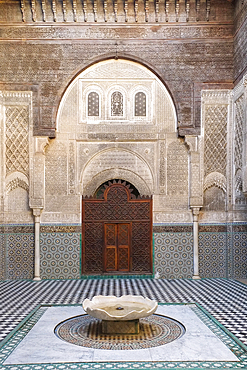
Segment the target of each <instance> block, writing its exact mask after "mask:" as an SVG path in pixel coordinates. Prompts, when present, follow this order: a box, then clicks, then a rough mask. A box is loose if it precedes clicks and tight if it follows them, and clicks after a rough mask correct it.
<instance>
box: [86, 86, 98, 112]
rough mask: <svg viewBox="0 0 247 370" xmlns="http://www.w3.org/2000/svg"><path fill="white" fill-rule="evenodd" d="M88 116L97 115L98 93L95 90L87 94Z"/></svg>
mask: <svg viewBox="0 0 247 370" xmlns="http://www.w3.org/2000/svg"><path fill="white" fill-rule="evenodd" d="M88 116H90V117H99V94H98V93H96V92H95V91H92V92H90V93H89V94H88Z"/></svg>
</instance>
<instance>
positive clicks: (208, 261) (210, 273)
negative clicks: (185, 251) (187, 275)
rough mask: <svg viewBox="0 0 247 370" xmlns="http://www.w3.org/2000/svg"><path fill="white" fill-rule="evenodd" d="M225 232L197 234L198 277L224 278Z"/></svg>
mask: <svg viewBox="0 0 247 370" xmlns="http://www.w3.org/2000/svg"><path fill="white" fill-rule="evenodd" d="M226 236H227V234H226V233H225V232H222V233H221V232H217V233H211V232H201V233H200V234H199V275H200V277H202V278H204V277H210V278H213V277H222V278H223V277H226Z"/></svg>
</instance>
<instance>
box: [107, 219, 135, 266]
mask: <svg viewBox="0 0 247 370" xmlns="http://www.w3.org/2000/svg"><path fill="white" fill-rule="evenodd" d="M130 235H131V229H130V223H114V224H113V223H110V224H108V223H107V224H105V228H104V244H105V248H104V249H105V253H104V262H105V263H104V265H105V272H111V271H112V272H113V271H115V272H117V271H119V272H129V271H130Z"/></svg>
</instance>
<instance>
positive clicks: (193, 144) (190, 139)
mask: <svg viewBox="0 0 247 370" xmlns="http://www.w3.org/2000/svg"><path fill="white" fill-rule="evenodd" d="M185 143H186V144H187V145H188V148H189V151H190V152H197V150H198V137H197V136H194V135H185Z"/></svg>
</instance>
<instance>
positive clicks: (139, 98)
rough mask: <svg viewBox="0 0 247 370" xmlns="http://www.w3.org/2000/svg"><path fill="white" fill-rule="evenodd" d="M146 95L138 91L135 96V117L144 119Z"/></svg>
mask: <svg viewBox="0 0 247 370" xmlns="http://www.w3.org/2000/svg"><path fill="white" fill-rule="evenodd" d="M146 101H147V99H146V94H145V93H144V92H142V91H139V92H138V93H136V94H135V116H136V117H145V116H146V105H147V102H146Z"/></svg>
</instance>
